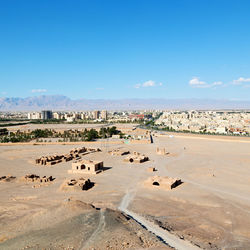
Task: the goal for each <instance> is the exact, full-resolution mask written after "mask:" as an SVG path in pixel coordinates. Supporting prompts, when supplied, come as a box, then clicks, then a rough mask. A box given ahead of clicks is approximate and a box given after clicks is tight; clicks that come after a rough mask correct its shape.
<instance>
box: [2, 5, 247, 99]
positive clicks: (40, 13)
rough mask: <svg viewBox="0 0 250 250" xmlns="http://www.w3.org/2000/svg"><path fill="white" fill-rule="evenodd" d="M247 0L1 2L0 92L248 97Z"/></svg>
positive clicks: (20, 94)
mask: <svg viewBox="0 0 250 250" xmlns="http://www.w3.org/2000/svg"><path fill="white" fill-rule="evenodd" d="M249 9H250V1H247V0H246V1H243V0H238V1H235V0H234V1H230V0H227V1H226V0H225V1H224V0H175V1H174V0H172V1H168V0H164V1H160V0H152V1H146V0H144V1H143V0H126V1H125V0H123V1H122V0H115V1H111V0H105V1H104V0H99V1H96V0H89V1H84V0H81V1H77V0H73V1H63V0H58V1H56V0H53V1H51V0H48V1H46V0H40V1H39V0H36V1H34V0H31V1H27V0H22V1H19V0H18V1H14V0H12V1H4V0H0V86H1V87H0V97H27V96H35V95H41V94H46V95H54V94H60V95H66V96H68V97H71V98H73V99H77V98H93V99H96V98H104V99H111V98H113V99H117V98H157V97H158V98H171V99H172V98H216V99H233V100H249V99H250V15H249Z"/></svg>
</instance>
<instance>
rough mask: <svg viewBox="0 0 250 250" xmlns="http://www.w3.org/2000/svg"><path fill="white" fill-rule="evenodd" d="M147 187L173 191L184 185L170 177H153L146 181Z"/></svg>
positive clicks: (179, 180)
mask: <svg viewBox="0 0 250 250" xmlns="http://www.w3.org/2000/svg"><path fill="white" fill-rule="evenodd" d="M144 184H145V186H147V187H151V188H152V187H159V188H161V189H165V190H171V189H173V188H175V187H177V186H179V185H180V184H182V181H181V179H176V178H171V177H168V176H153V177H150V178H148V179H147V180H146V181H145V183H144Z"/></svg>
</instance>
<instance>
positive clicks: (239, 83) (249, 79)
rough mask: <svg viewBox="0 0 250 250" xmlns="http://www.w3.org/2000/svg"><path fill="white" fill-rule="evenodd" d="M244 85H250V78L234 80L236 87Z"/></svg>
mask: <svg viewBox="0 0 250 250" xmlns="http://www.w3.org/2000/svg"><path fill="white" fill-rule="evenodd" d="M243 83H250V78H244V77H239V79H237V80H233V84H234V85H241V84H243Z"/></svg>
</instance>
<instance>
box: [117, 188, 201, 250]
mask: <svg viewBox="0 0 250 250" xmlns="http://www.w3.org/2000/svg"><path fill="white" fill-rule="evenodd" d="M134 195H135V193H134V192H133V191H132V192H131V191H128V192H127V193H126V194H125V195H124V197H123V199H122V201H121V203H120V205H119V207H118V209H119V210H121V211H122V212H124V213H125V214H127V215H129V216H130V217H131V218H132V219H134V220H135V221H136V222H137V223H139V224H140V225H141V226H143V227H145V228H146V229H147V230H148V231H150V232H152V233H153V234H155V235H156V236H157V237H159V238H160V239H161V240H162V241H163V242H164V243H165V244H167V245H169V246H171V247H174V248H176V249H179V250H193V249H200V248H198V247H196V246H194V245H192V244H191V243H190V242H188V241H185V240H182V239H180V238H178V237H176V236H175V235H173V234H171V233H169V232H167V231H166V230H164V229H162V228H160V227H159V226H158V225H156V224H154V223H153V222H151V221H148V220H147V219H145V218H144V217H142V216H140V215H138V214H136V213H134V212H132V211H129V210H128V209H127V207H128V205H129V203H130V202H131V201H132V199H133V197H134Z"/></svg>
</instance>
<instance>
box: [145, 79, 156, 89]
mask: <svg viewBox="0 0 250 250" xmlns="http://www.w3.org/2000/svg"><path fill="white" fill-rule="evenodd" d="M154 86H155V82H154V81H152V80H149V81H146V82H144V83H143V84H142V87H154Z"/></svg>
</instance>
